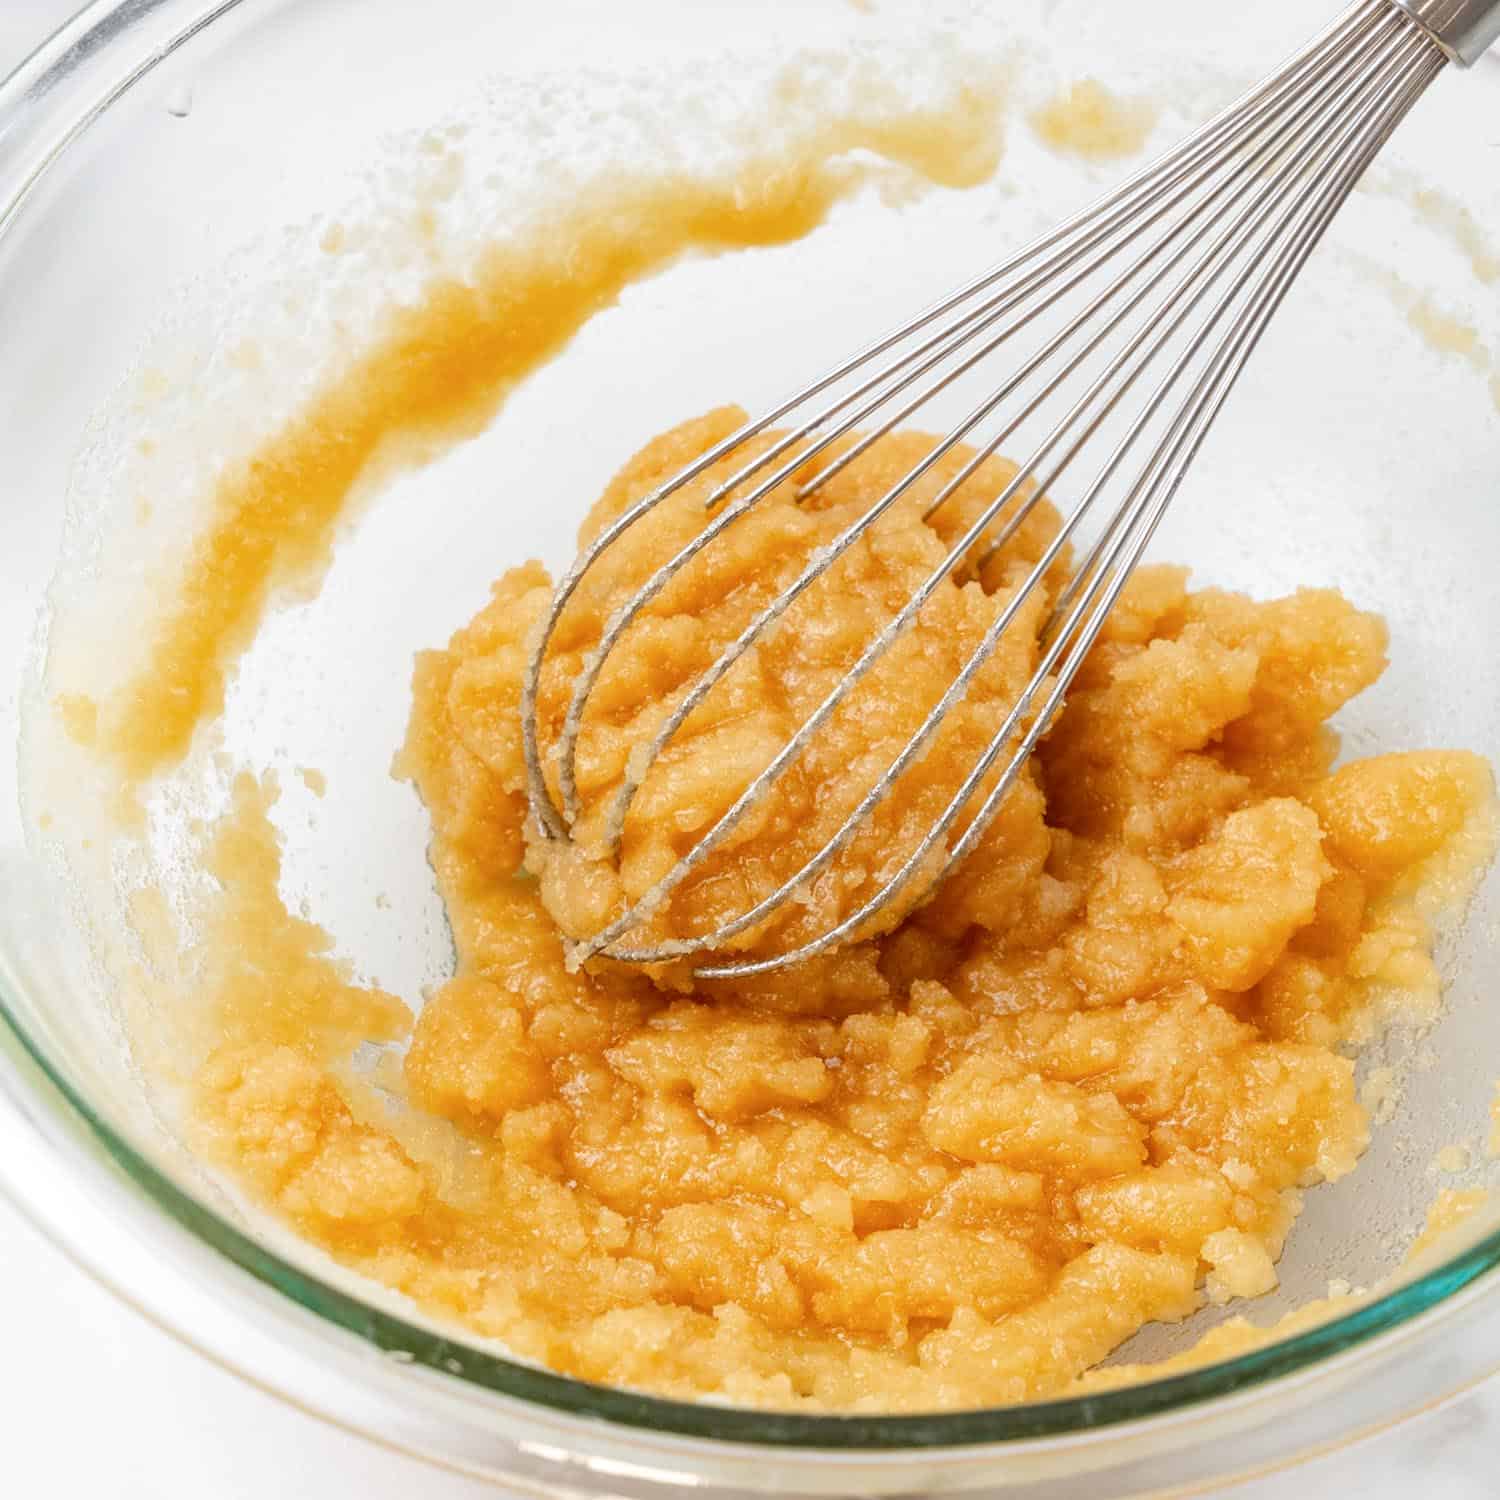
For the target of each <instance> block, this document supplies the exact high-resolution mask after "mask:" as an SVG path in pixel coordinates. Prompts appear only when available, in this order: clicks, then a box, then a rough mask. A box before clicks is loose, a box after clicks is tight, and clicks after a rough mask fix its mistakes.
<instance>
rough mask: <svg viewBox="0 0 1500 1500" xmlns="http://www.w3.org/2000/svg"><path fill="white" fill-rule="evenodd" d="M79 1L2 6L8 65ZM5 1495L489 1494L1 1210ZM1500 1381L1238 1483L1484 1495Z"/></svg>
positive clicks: (1253, 1496) (1297, 1492)
mask: <svg viewBox="0 0 1500 1500" xmlns="http://www.w3.org/2000/svg"><path fill="white" fill-rule="evenodd" d="M70 8H71V4H70V0H0V68H3V67H5V66H8V65H9V63H10V62H12V61H14V60H15V59H16V58H17V57H19V55H20V53H21V51H22V50H23V49H24V48H25V47H26V46H28V45H29V44H31V43H32V42H33V41H35V40H36V39H37V38H39V37H40V36H41V35H42V34H43V33H44V31H45V30H46V29H47V27H48V26H50V25H52V24H55V23H56V22H57V21H58V20H60V19H61V18H62V17H63V16H64V15H65V14H66V12H67V11H68V10H69V9H70ZM0 1328H3V1330H4V1350H5V1358H4V1360H3V1362H0V1413H3V1414H4V1415H3V1416H0V1432H3V1433H4V1439H5V1452H4V1458H3V1465H4V1467H3V1473H4V1476H5V1482H4V1484H3V1486H0V1489H3V1491H4V1492H5V1493H6V1494H14V1495H17V1496H30V1495H39V1494H53V1495H58V1496H63V1497H71V1496H74V1495H79V1496H82V1495H91V1496H100V1497H104V1500H116V1497H118V1500H135V1497H141V1500H146V1497H149V1500H178V1497H182V1500H187V1497H190V1496H191V1497H193V1500H198V1497H201V1496H209V1497H213V1500H238V1497H241V1496H243V1497H247V1500H248V1497H252V1496H254V1497H257V1500H259V1497H261V1496H265V1495H268V1494H271V1495H277V1496H287V1497H298V1496H303V1495H307V1496H311V1495H314V1494H318V1495H330V1496H343V1495H354V1494H358V1495H360V1496H362V1497H368V1500H384V1497H392V1500H394V1497H396V1496H401V1497H403V1500H404V1497H409V1496H413V1495H420V1496H422V1497H423V1500H471V1497H478V1496H481V1495H485V1494H490V1493H493V1492H491V1491H489V1490H487V1489H486V1488H484V1487H483V1486H480V1485H477V1484H474V1483H471V1482H468V1481H464V1480H461V1479H457V1478H454V1477H452V1476H446V1475H440V1474H438V1473H436V1472H434V1471H432V1470H429V1469H427V1468H425V1467H423V1466H420V1465H418V1464H416V1463H414V1462H410V1461H406V1460H402V1459H400V1458H398V1457H396V1456H394V1455H392V1454H389V1453H385V1452H383V1451H381V1450H379V1449H377V1448H375V1447H373V1446H371V1445H369V1444H366V1443H364V1442H362V1441H360V1440H358V1439H355V1438H353V1437H350V1436H347V1435H345V1434H343V1433H341V1432H338V1431H335V1430H333V1429H331V1428H328V1427H325V1426H323V1425H321V1424H319V1423H316V1422H314V1421H312V1420H311V1419H309V1418H306V1417H304V1416H302V1415H301V1414H299V1413H297V1412H294V1411H292V1410H291V1409H289V1408H287V1407H284V1406H282V1405H281V1404H280V1403H278V1402H276V1401H274V1400H273V1399H271V1398H270V1397H267V1396H265V1395H263V1394H262V1393H260V1392H258V1391H255V1390H253V1389H250V1388H248V1387H246V1386H244V1385H242V1384H241V1383H239V1382H238V1381H236V1380H234V1379H233V1378H232V1377H230V1376H228V1375H226V1374H224V1373H223V1372H221V1371H219V1370H218V1369H216V1368H214V1367H213V1366H211V1365H209V1364H207V1363H206V1362H204V1361H203V1360H201V1359H199V1358H198V1357H197V1356H195V1355H192V1354H190V1353H188V1352H187V1351H185V1350H183V1349H181V1348H180V1347H178V1346H177V1345H176V1344H174V1343H173V1342H172V1341H171V1340H169V1339H168V1338H167V1337H166V1336H165V1335H163V1334H161V1333H160V1332H158V1331H157V1330H156V1329H154V1328H152V1327H150V1326H149V1325H148V1324H146V1323H145V1322H144V1321H143V1320H141V1319H140V1318H139V1317H137V1316H136V1315H135V1314H134V1313H132V1312H131V1311H129V1310H128V1309H126V1308H125V1307H123V1306H121V1305H120V1304H118V1303H117V1302H115V1301H114V1300H113V1299H112V1298H111V1297H110V1296H109V1295H108V1294H106V1293H104V1292H102V1291H101V1290H99V1289H98V1288H97V1287H96V1286H94V1285H93V1284H92V1283H91V1282H90V1281H88V1280H87V1279H86V1278H85V1277H84V1276H83V1275H81V1274H80V1273H79V1272H77V1271H76V1270H74V1269H73V1267H72V1266H71V1265H70V1264H69V1263H68V1262H67V1261H66V1260H65V1259H64V1258H63V1257H62V1256H61V1255H59V1254H58V1253H57V1252H56V1251H54V1250H53V1249H52V1248H51V1247H50V1246H49V1245H47V1244H45V1243H44V1242H43V1241H42V1240H41V1238H40V1237H39V1236H38V1235H37V1234H35V1233H34V1232H33V1231H32V1230H31V1229H30V1228H29V1227H28V1226H27V1225H26V1224H25V1223H24V1221H23V1220H22V1219H21V1218H20V1217H19V1216H18V1215H16V1214H15V1213H14V1212H13V1211H12V1210H11V1209H9V1208H8V1207H7V1206H5V1205H4V1204H3V1203H0ZM1497 1436H1500V1384H1492V1385H1490V1386H1488V1387H1486V1388H1485V1389H1483V1390H1482V1391H1480V1392H1478V1393H1476V1394H1474V1395H1472V1396H1470V1397H1468V1398H1467V1399H1465V1400H1463V1401H1461V1402H1458V1403H1456V1404H1454V1405H1451V1406H1449V1407H1447V1408H1446V1409H1444V1410H1442V1411H1439V1412H1437V1413H1434V1414H1431V1415H1428V1416H1426V1417H1423V1418H1421V1419H1418V1420H1416V1421H1414V1422H1412V1423H1408V1424H1406V1425H1405V1426H1403V1427H1402V1428H1400V1429H1398V1430H1397V1431H1395V1432H1392V1433H1390V1434H1387V1435H1385V1436H1383V1437H1381V1438H1379V1439H1376V1440H1374V1441H1372V1442H1369V1443H1366V1444H1363V1445H1361V1446H1360V1447H1358V1448H1357V1449H1355V1450H1353V1451H1352V1452H1349V1453H1344V1454H1340V1455H1336V1456H1334V1457H1331V1458H1326V1459H1322V1460H1319V1461H1317V1462H1315V1463H1313V1464H1311V1465H1308V1466H1305V1467H1303V1468H1301V1469H1299V1470H1297V1471H1295V1472H1294V1473H1292V1474H1288V1475H1284V1476H1281V1477H1279V1478H1277V1479H1273V1480H1269V1481H1263V1482H1261V1483H1258V1484H1255V1485H1252V1486H1249V1487H1247V1488H1245V1489H1242V1490H1240V1491H1238V1492H1237V1493H1238V1494H1239V1495H1242V1496H1245V1497H1247V1500H1290V1497H1293V1496H1304V1495H1309V1494H1314V1493H1318V1492H1320V1491H1327V1492H1329V1493H1355V1494H1359V1495H1360V1496H1361V1497H1368V1500H1384V1497H1387V1496H1390V1497H1395V1496H1397V1495H1405V1494H1407V1493H1408V1492H1410V1491H1411V1490H1412V1489H1413V1488H1415V1489H1416V1492H1417V1493H1421V1494H1426V1495H1434V1496H1441V1497H1450V1496H1451V1497H1456V1500H1462V1497H1466V1496H1489V1495H1493V1494H1494V1493H1495V1483H1494V1480H1493V1478H1492V1477H1490V1475H1491V1473H1492V1470H1491V1461H1492V1450H1493V1446H1494V1444H1495V1442H1496V1439H1497Z"/></svg>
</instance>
